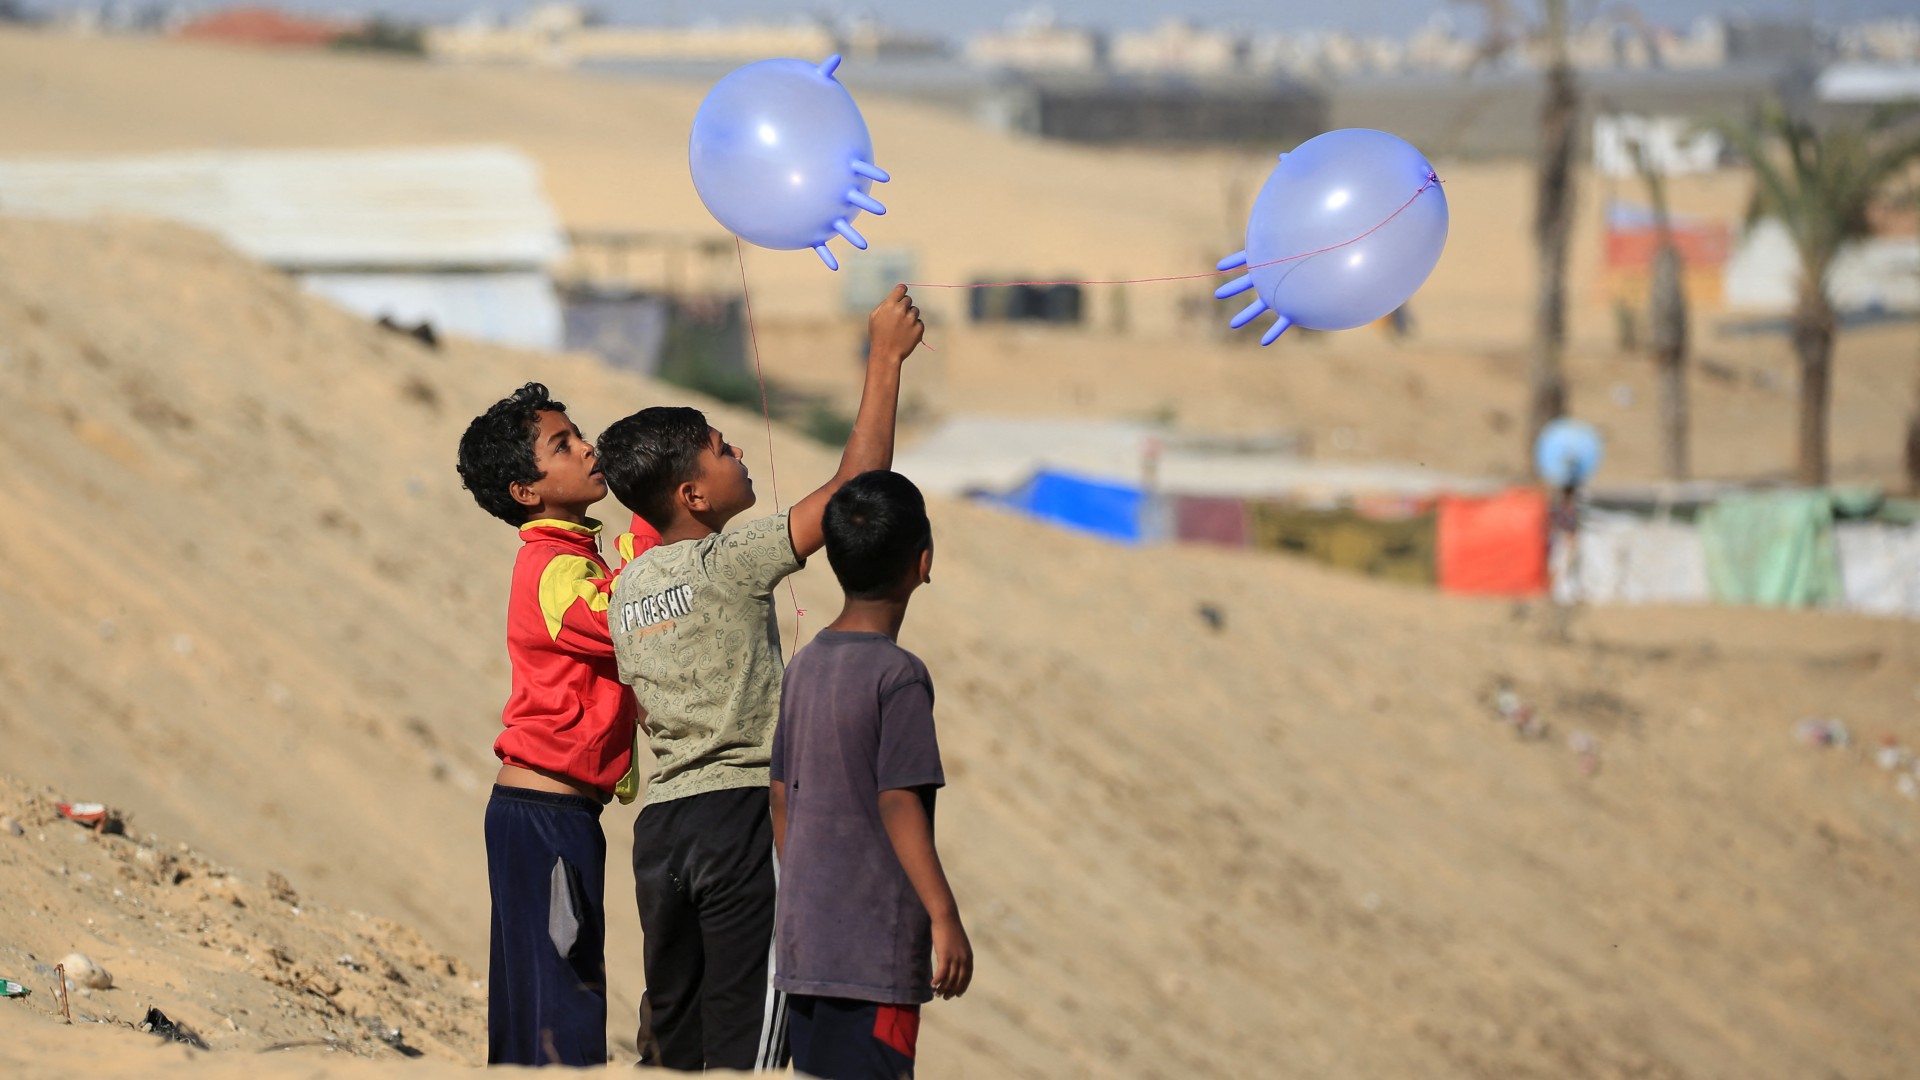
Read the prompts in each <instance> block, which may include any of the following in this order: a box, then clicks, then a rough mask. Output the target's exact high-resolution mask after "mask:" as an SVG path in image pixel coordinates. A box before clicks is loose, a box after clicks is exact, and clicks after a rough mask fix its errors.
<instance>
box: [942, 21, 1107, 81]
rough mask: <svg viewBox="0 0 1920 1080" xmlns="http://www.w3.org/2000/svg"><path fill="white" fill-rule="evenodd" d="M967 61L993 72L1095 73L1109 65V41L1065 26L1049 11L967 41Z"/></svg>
mask: <svg viewBox="0 0 1920 1080" xmlns="http://www.w3.org/2000/svg"><path fill="white" fill-rule="evenodd" d="M966 57H967V62H968V63H971V64H973V65H974V66H976V67H981V68H987V69H990V70H1010V71H1041V72H1068V71H1071V72H1091V71H1097V70H1100V69H1102V68H1105V67H1106V66H1107V41H1106V38H1105V37H1103V36H1102V35H1100V34H1098V33H1096V32H1094V31H1092V30H1086V29H1082V28H1080V27H1075V26H1062V25H1060V24H1059V23H1057V22H1055V21H1054V18H1053V14H1052V13H1051V12H1048V11H1039V12H1035V13H1031V14H1028V15H1025V16H1022V17H1019V18H1016V19H1014V20H1012V21H1011V22H1010V23H1009V24H1008V25H1007V28H1006V29H1005V30H999V31H992V32H989V33H984V34H977V35H975V36H974V37H972V38H969V39H968V41H967V47H966Z"/></svg>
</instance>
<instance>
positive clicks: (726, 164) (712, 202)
mask: <svg viewBox="0 0 1920 1080" xmlns="http://www.w3.org/2000/svg"><path fill="white" fill-rule="evenodd" d="M839 66H840V57H838V56H829V57H827V59H826V62H825V63H823V64H820V65H818V66H815V65H813V64H809V63H807V62H806V61H805V60H761V61H759V62H758V63H753V64H748V65H747V66H746V67H743V68H740V69H738V70H736V71H734V72H733V73H731V74H729V75H728V76H727V77H726V78H724V79H721V80H720V81H719V82H718V83H715V84H714V87H713V89H712V90H709V91H707V96H706V99H705V100H703V101H701V102H700V110H699V111H698V112H696V113H695V114H694V116H693V134H692V136H691V137H690V138H689V139H688V140H687V163H688V165H689V166H690V167H691V168H692V170H693V187H694V190H696V191H698V192H699V193H700V201H701V202H703V203H706V204H707V210H708V211H709V212H710V213H712V214H713V216H714V218H715V220H717V221H719V222H720V224H721V225H724V226H726V229H727V231H728V232H731V233H733V234H734V235H735V236H738V237H739V238H740V239H742V240H745V241H746V242H747V243H749V244H757V245H759V246H760V247H765V248H775V249H778V250H782V251H793V250H797V249H799V248H806V247H810V248H812V249H813V250H814V251H815V252H816V253H818V254H819V256H820V261H822V262H824V263H826V264H827V269H829V270H838V269H840V263H839V261H838V260H836V259H835V258H834V257H833V252H831V251H829V250H827V241H828V240H830V239H832V238H833V237H834V236H835V235H839V236H844V237H846V238H847V242H848V243H850V244H852V245H853V246H854V247H856V248H861V249H863V250H864V249H865V248H866V246H867V241H866V238H865V237H863V236H861V235H860V234H859V233H858V232H856V231H855V230H854V228H853V219H854V218H856V217H858V216H859V214H860V212H861V211H862V210H865V211H866V212H868V213H870V214H884V213H886V212H887V208H886V207H884V206H882V205H880V203H879V201H878V200H876V199H874V198H873V197H872V196H870V195H868V194H867V193H868V192H869V191H871V190H872V189H873V185H874V182H875V181H879V182H880V183H885V182H886V180H887V174H886V173H885V172H882V171H881V170H880V169H879V168H878V167H877V166H875V165H874V164H873V138H872V137H871V136H870V135H868V134H867V122H866V120H864V119H862V118H861V116H860V107H859V106H858V105H855V104H854V102H853V95H852V94H849V93H847V88H846V87H844V86H842V85H840V83H839V81H838V80H836V79H835V78H834V77H833V72H834V69H835V68H837V67H839Z"/></svg>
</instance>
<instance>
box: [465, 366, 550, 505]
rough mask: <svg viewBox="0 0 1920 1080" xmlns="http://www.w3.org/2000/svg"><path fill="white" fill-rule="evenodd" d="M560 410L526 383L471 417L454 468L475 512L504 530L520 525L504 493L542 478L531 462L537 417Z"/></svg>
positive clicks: (537, 385)
mask: <svg viewBox="0 0 1920 1080" xmlns="http://www.w3.org/2000/svg"><path fill="white" fill-rule="evenodd" d="M566 411H567V407H566V406H565V405H564V404H562V403H560V402H558V401H555V400H553V399H552V398H551V397H548V396H547V388H546V387H545V386H543V385H541V384H540V383H537V382H530V383H528V384H527V385H525V386H523V387H521V388H520V389H518V390H515V391H514V392H513V393H511V394H509V395H507V396H506V397H503V398H501V399H500V400H499V401H496V402H494V403H493V405H492V407H490V408H489V409H487V411H486V412H483V413H481V414H480V415H479V416H476V417H474V418H473V423H471V424H468V425H467V431H466V434H464V435H462V436H460V460H459V462H458V463H457V464H456V465H455V466H454V467H455V468H457V469H459V470H460V483H461V486H462V487H465V488H466V489H467V490H468V491H471V492H473V501H474V502H477V503H479V504H480V509H482V510H485V511H486V512H487V513H489V514H492V515H493V516H494V517H497V518H499V519H500V520H501V521H504V522H506V523H507V524H509V525H514V526H519V525H524V524H526V521H527V508H526V507H524V506H521V505H520V504H519V503H517V502H515V501H513V492H512V491H511V490H510V489H511V487H512V485H513V484H516V483H520V484H531V483H534V482H535V481H537V480H539V479H540V478H541V477H543V476H545V475H546V474H544V473H542V472H541V471H540V466H538V465H537V464H535V463H534V460H533V443H534V439H535V436H537V435H538V434H539V433H540V414H541V413H543V412H566Z"/></svg>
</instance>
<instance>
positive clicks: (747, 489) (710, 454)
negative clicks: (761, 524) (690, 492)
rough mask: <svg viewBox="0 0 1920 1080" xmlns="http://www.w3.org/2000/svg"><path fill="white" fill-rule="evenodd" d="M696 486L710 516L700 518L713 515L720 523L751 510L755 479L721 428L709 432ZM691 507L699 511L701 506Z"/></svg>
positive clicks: (741, 455)
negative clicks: (749, 473) (748, 473)
mask: <svg viewBox="0 0 1920 1080" xmlns="http://www.w3.org/2000/svg"><path fill="white" fill-rule="evenodd" d="M693 486H694V487H695V491H696V492H697V495H698V497H700V498H704V499H705V500H706V513H705V514H702V515H700V516H703V517H704V516H708V515H711V516H712V517H715V518H718V519H719V523H720V524H725V523H726V522H727V521H729V520H731V519H732V518H733V517H734V515H736V514H739V513H740V512H742V511H744V510H747V509H749V508H751V507H752V506H753V504H754V501H755V499H754V494H753V478H752V477H750V476H748V475H747V463H746V461H745V460H744V455H743V454H742V453H741V452H740V448H739V447H737V446H734V445H732V444H730V443H728V442H727V440H726V437H725V436H724V435H722V434H720V430H719V429H718V428H712V427H710V428H708V429H707V448H706V450H705V451H704V452H702V453H701V455H700V476H699V479H697V480H696V481H694V485H693ZM689 502H692V500H691V499H689ZM690 508H691V509H694V510H696V512H697V511H698V510H699V507H698V505H697V504H696V505H694V506H692V507H690Z"/></svg>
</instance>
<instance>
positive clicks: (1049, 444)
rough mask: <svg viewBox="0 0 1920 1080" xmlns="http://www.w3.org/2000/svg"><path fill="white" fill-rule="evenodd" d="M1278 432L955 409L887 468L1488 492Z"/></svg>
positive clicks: (1374, 491) (1009, 479) (1355, 491)
mask: <svg viewBox="0 0 1920 1080" xmlns="http://www.w3.org/2000/svg"><path fill="white" fill-rule="evenodd" d="M1300 447H1301V443H1300V440H1299V439H1298V438H1296V437H1294V436H1291V435H1289V434H1287V433H1285V432H1273V433H1268V434H1265V435H1247V436H1237V437H1227V438H1222V437H1214V436H1199V435H1195V434H1191V433H1183V432H1177V431H1172V430H1169V429H1166V428H1163V427H1159V426H1156V425H1151V424H1138V423H1128V422H1125V421H1106V420H1070V419H1064V418H1046V417H1041V418H1017V419H1016V418H1011V417H996V416H956V417H953V418H951V419H949V420H948V421H947V422H946V423H944V424H942V425H941V426H940V427H939V428H937V429H935V430H934V431H932V432H930V433H929V434H927V435H926V436H925V437H924V438H922V439H920V440H919V441H918V442H916V443H914V444H913V445H912V446H911V447H909V448H908V449H906V450H904V451H902V452H901V453H900V454H899V455H898V456H897V457H896V458H895V460H894V468H895V469H896V470H898V471H899V472H900V473H902V474H903V475H905V476H907V477H909V478H911V479H912V480H913V482H914V483H916V484H918V485H920V486H921V487H922V488H924V489H926V490H927V491H930V492H935V493H938V494H942V495H965V494H969V493H972V492H982V491H987V492H1005V491H1010V490H1012V489H1013V488H1015V487H1016V486H1018V485H1019V484H1021V483H1022V482H1024V481H1025V480H1026V479H1027V478H1028V477H1031V476H1032V475H1033V474H1034V473H1036V472H1038V471H1040V470H1042V469H1057V470H1064V471H1067V472H1071V473H1073V474H1075V475H1078V476H1084V477H1089V478H1093V479H1099V480H1108V481H1112V482H1115V483H1120V484H1128V485H1135V486H1139V487H1141V488H1144V489H1145V490H1147V491H1150V492H1156V493H1177V494H1183V495H1230V496H1241V497H1249V498H1283V499H1291V500H1299V501H1303V502H1325V503H1329V504H1331V503H1337V502H1339V501H1340V500H1341V499H1342V498H1345V497H1348V496H1353V495H1399V496H1415V497H1418V496H1431V495H1437V494H1439V493H1441V492H1454V493H1473V492H1482V491H1492V490H1496V489H1498V488H1499V487H1500V486H1501V485H1500V482H1499V481H1497V480H1488V479H1485V478H1479V477H1466V476H1455V475H1451V474H1447V473H1441V472H1436V471H1434V470H1431V469H1425V468H1420V467H1417V466H1410V465H1408V466H1402V465H1370V464H1360V463H1352V464H1345V463H1335V462H1317V461H1312V460H1310V459H1307V458H1304V457H1302V456H1301V455H1300Z"/></svg>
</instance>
